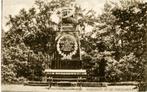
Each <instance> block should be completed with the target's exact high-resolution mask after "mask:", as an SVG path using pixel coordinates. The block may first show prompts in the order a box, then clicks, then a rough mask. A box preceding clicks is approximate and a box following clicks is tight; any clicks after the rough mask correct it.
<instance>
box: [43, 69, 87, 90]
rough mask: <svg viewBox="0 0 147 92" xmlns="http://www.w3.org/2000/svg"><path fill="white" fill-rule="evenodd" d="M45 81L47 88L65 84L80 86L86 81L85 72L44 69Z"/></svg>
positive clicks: (80, 70)
mask: <svg viewBox="0 0 147 92" xmlns="http://www.w3.org/2000/svg"><path fill="white" fill-rule="evenodd" d="M45 74H46V81H47V82H48V85H49V88H50V87H51V86H52V84H57V85H58V84H67V83H71V84H73V85H76V86H78V84H79V86H81V82H83V81H85V80H86V76H87V73H86V70H82V69H79V70H64V69H61V70H59V69H46V70H45Z"/></svg>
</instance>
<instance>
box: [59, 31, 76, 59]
mask: <svg viewBox="0 0 147 92" xmlns="http://www.w3.org/2000/svg"><path fill="white" fill-rule="evenodd" d="M77 50H78V44H77V41H76V39H75V37H74V36H72V35H69V34H66V35H63V36H61V37H60V38H59V39H58V41H57V51H58V53H59V54H60V55H62V56H63V57H62V59H72V56H73V55H75V54H76V52H77Z"/></svg>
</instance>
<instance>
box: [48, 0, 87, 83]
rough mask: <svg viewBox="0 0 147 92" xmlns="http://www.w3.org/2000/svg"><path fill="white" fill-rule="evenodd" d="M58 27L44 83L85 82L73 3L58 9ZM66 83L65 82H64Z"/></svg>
mask: <svg viewBox="0 0 147 92" xmlns="http://www.w3.org/2000/svg"><path fill="white" fill-rule="evenodd" d="M58 12H60V15H59V16H60V23H59V25H58V26H60V28H59V30H57V31H56V37H55V47H54V48H55V49H56V51H54V60H53V61H52V62H51V69H45V74H46V81H47V82H48V83H49V85H50V86H51V84H53V83H59V82H60V83H61V82H63V81H64V82H63V83H70V82H72V81H76V82H77V83H78V82H81V81H84V80H86V75H87V73H86V70H83V69H82V62H81V56H80V39H79V32H80V31H79V30H78V29H77V26H78V25H77V24H78V22H77V19H76V18H75V17H74V16H75V15H74V13H75V10H74V1H73V2H70V4H68V5H66V6H64V7H62V6H61V7H60V10H59V11H58ZM65 81H66V82H65Z"/></svg>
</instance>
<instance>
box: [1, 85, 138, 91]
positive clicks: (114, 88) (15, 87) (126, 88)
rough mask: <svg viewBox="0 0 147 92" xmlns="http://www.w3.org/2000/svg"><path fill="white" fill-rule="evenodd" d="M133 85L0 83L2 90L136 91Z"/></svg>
mask: <svg viewBox="0 0 147 92" xmlns="http://www.w3.org/2000/svg"><path fill="white" fill-rule="evenodd" d="M134 88H135V86H107V87H81V88H80V87H51V89H48V87H47V86H24V85H2V92H137V91H138V89H134Z"/></svg>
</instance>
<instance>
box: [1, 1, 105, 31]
mask: <svg viewBox="0 0 147 92" xmlns="http://www.w3.org/2000/svg"><path fill="white" fill-rule="evenodd" d="M34 2H35V0H3V4H2V28H3V29H4V30H5V31H7V30H8V29H9V28H8V27H6V26H5V24H6V22H7V21H8V16H9V15H17V14H18V13H19V11H20V9H22V8H25V9H29V8H31V7H32V6H34ZM105 2H106V0H76V3H77V4H79V5H80V6H81V7H82V8H86V9H93V10H95V11H96V12H97V13H98V14H99V13H101V11H102V9H103V6H104V3H105Z"/></svg>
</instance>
